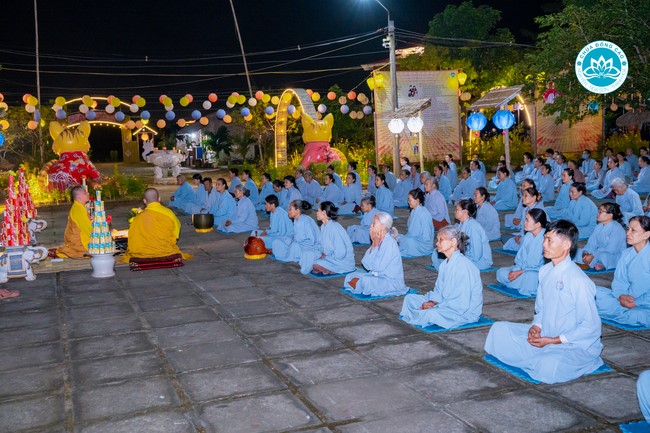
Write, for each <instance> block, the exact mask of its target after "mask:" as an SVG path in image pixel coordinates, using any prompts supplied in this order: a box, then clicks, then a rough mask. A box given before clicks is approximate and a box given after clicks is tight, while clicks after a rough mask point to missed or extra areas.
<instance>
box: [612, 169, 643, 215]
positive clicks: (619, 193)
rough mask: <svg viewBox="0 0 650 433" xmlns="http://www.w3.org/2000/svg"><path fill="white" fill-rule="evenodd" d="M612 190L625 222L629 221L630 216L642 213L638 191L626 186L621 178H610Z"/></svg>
mask: <svg viewBox="0 0 650 433" xmlns="http://www.w3.org/2000/svg"><path fill="white" fill-rule="evenodd" d="M612 191H614V194H616V203H618V205H619V206H620V207H621V213H622V214H623V221H625V224H627V223H628V221H630V218H632V217H634V216H641V215H643V205H642V204H641V198H640V197H639V193H637V192H636V191H634V190H633V189H632V188H628V186H627V184H626V183H625V180H623V178H616V179H614V180H612Z"/></svg>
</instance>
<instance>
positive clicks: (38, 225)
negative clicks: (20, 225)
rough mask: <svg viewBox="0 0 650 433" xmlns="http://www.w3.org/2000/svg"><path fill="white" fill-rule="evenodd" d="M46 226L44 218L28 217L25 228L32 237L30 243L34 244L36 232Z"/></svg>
mask: <svg viewBox="0 0 650 433" xmlns="http://www.w3.org/2000/svg"><path fill="white" fill-rule="evenodd" d="M46 228H47V221H45V220H35V219H30V220H29V221H27V230H29V236H30V238H31V239H32V244H36V243H37V241H36V233H40V232H42V231H43V230H45V229H46Z"/></svg>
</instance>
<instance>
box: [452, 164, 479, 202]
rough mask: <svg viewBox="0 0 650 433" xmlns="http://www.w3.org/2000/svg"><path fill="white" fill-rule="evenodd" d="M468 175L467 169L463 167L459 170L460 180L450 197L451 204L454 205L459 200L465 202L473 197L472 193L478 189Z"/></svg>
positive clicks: (468, 170)
mask: <svg viewBox="0 0 650 433" xmlns="http://www.w3.org/2000/svg"><path fill="white" fill-rule="evenodd" d="M470 175H471V171H470V169H469V167H465V168H463V169H462V170H461V172H460V176H461V177H462V179H461V181H460V182H459V183H458V185H457V186H456V189H454V192H453V194H452V195H451V202H452V203H453V204H456V203H457V202H459V201H460V200H466V199H468V198H472V197H474V191H476V188H478V186H479V185H478V184H477V183H476V181H475V180H474V179H473V178H472V177H470Z"/></svg>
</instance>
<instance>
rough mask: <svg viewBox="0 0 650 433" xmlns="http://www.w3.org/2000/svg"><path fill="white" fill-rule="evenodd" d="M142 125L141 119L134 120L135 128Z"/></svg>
mask: <svg viewBox="0 0 650 433" xmlns="http://www.w3.org/2000/svg"><path fill="white" fill-rule="evenodd" d="M143 126H144V123H142V121H140V120H136V121H135V127H136V128H138V129H139V128H142V127H143Z"/></svg>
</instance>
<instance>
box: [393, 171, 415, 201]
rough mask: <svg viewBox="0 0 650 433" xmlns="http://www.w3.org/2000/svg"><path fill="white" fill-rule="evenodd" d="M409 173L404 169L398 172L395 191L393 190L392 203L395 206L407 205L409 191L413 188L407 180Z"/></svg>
mask: <svg viewBox="0 0 650 433" xmlns="http://www.w3.org/2000/svg"><path fill="white" fill-rule="evenodd" d="M410 176H411V173H409V172H408V171H406V170H402V171H401V172H400V174H399V180H398V181H397V185H396V186H395V191H394V192H393V203H394V204H395V207H407V206H408V197H409V192H410V191H411V190H412V189H413V188H412V184H411V182H410V181H409V178H410Z"/></svg>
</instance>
